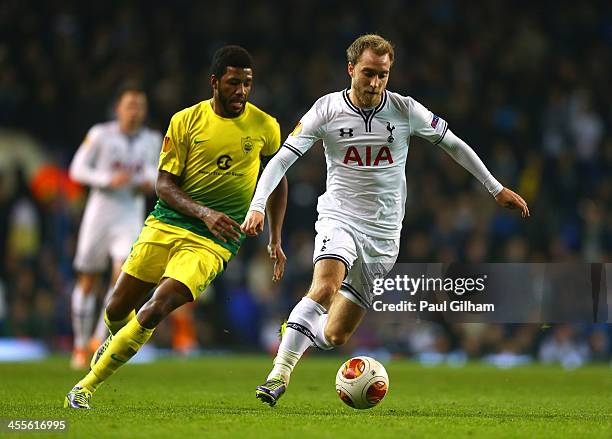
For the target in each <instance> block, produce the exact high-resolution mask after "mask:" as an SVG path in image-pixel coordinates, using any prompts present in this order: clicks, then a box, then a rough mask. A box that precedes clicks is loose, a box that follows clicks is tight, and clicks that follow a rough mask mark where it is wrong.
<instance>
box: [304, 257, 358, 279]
mask: <svg viewBox="0 0 612 439" xmlns="http://www.w3.org/2000/svg"><path fill="white" fill-rule="evenodd" d="M322 259H336V260H338V261H340V262H342V263H343V264H344V278H346V276H348V272H349V270H350V264H349V263H348V261H347V260H346V259H344V258H343V257H342V256H340V255H330V254H324V255H319V256H317V257H316V258H315V260H314V263H313V265H314V264H316V263H317V262H319V261H320V260H322Z"/></svg>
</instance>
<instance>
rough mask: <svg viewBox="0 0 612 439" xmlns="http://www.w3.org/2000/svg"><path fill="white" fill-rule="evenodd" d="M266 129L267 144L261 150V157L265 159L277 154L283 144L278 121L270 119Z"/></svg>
mask: <svg viewBox="0 0 612 439" xmlns="http://www.w3.org/2000/svg"><path fill="white" fill-rule="evenodd" d="M266 128H267V129H266V139H265V142H266V143H265V144H264V146H263V148H262V149H261V155H262V156H263V157H269V156H273V155H274V154H276V152H277V151H278V150H279V148H280V142H281V133H280V125H279V124H278V122H277V121H276V119H274V118H272V117H270V118H269V119H268V120H267V122H266Z"/></svg>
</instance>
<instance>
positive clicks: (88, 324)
mask: <svg viewBox="0 0 612 439" xmlns="http://www.w3.org/2000/svg"><path fill="white" fill-rule="evenodd" d="M95 308H96V296H95V295H94V294H92V293H90V294H85V293H83V290H82V289H81V287H79V286H78V285H77V286H75V287H74V291H73V292H72V331H73V332H74V347H75V349H83V350H84V349H86V348H87V342H88V341H89V336H90V335H91V330H92V328H93V323H94V318H95V316H94V312H95Z"/></svg>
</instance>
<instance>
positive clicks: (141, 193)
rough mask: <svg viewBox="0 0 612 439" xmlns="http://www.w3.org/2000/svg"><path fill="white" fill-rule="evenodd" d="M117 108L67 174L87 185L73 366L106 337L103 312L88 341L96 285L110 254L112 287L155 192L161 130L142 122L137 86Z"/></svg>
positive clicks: (83, 363) (142, 99) (142, 100)
mask: <svg viewBox="0 0 612 439" xmlns="http://www.w3.org/2000/svg"><path fill="white" fill-rule="evenodd" d="M115 113H116V117H117V119H116V120H114V121H111V122H106V123H101V124H97V125H94V126H93V127H92V128H91V129H90V130H89V132H88V133H87V137H86V138H85V140H84V141H83V143H82V144H81V146H80V147H79V149H78V151H77V152H76V154H75V156H74V159H73V160H72V163H71V165H70V177H71V178H72V179H73V180H75V181H78V182H79V183H81V184H83V185H87V186H89V187H90V188H91V191H90V193H89V198H88V200H87V206H86V208H85V213H84V215H83V219H82V221H81V227H80V230H79V238H78V244H77V250H76V256H75V260H74V268H75V269H76V271H77V272H78V274H77V281H76V284H75V287H74V291H73V293H72V328H73V332H74V349H73V354H72V361H71V366H72V367H73V368H76V369H82V368H85V367H87V366H88V362H89V354H90V353H91V352H92V349H91V348H90V345H95V347H94V348H93V350H95V349H96V348H97V347H98V346H99V345H100V342H101V341H102V340H104V339H105V338H106V326H105V325H104V320H103V317H102V316H101V318H100V319H99V320H100V321H99V323H98V325H97V328H96V335H94V337H93V339H92V340H91V342H90V337H91V336H92V329H93V325H94V322H95V320H96V314H95V307H96V294H94V289H95V287H96V286H97V285H98V284H99V280H100V277H101V275H102V274H103V272H104V271H105V270H106V269H107V267H108V260H109V257H110V260H111V262H112V274H111V287H112V285H114V284H115V281H116V280H117V277H118V275H119V272H120V270H121V264H123V262H124V261H125V259H126V258H127V256H128V254H129V253H130V248H131V246H132V244H133V243H134V241H135V240H136V238H137V237H138V233H139V232H140V228H141V227H142V223H143V221H144V215H145V203H146V200H145V196H146V195H150V194H152V193H153V191H154V185H155V178H156V176H157V158H158V157H159V150H160V148H161V134H160V133H159V132H157V131H153V130H151V129H149V128H147V127H145V126H143V122H144V120H145V117H146V114H147V97H146V95H145V93H144V92H143V91H142V90H140V89H139V88H136V87H126V88H124V89H123V90H122V91H121V92H120V93H119V96H118V98H117V103H116V106H115ZM110 291H111V288H109V293H110ZM107 296H108V294H107ZM105 301H106V299H105ZM96 341H97V344H96Z"/></svg>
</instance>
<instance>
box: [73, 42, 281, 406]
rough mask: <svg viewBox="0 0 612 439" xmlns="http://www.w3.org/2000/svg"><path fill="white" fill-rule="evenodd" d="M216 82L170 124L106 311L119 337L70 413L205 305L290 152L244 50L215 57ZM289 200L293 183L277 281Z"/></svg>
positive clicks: (274, 228) (275, 215) (276, 203)
mask: <svg viewBox="0 0 612 439" xmlns="http://www.w3.org/2000/svg"><path fill="white" fill-rule="evenodd" d="M210 83H211V86H212V89H213V97H212V99H210V100H206V101H202V102H200V103H198V104H196V105H194V106H192V107H189V108H186V109H184V110H182V111H180V112H178V113H177V114H175V115H174V116H173V117H172V120H171V121H170V126H169V127H168V132H167V133H166V137H165V138H164V141H163V147H162V151H161V154H160V160H159V168H158V170H159V172H158V176H157V182H156V186H155V188H156V191H157V195H158V196H159V200H158V201H157V204H156V206H155V209H154V210H153V212H152V213H151V215H150V216H149V217H148V218H147V220H146V222H145V227H144V228H143V229H142V231H141V233H140V236H139V237H138V240H137V241H136V243H135V244H134V246H133V249H132V251H131V253H130V256H129V257H128V259H127V261H126V263H125V264H124V265H123V267H122V273H121V274H120V275H119V280H118V281H117V284H116V286H115V289H114V291H113V294H112V296H111V298H110V301H109V303H108V305H107V307H106V321H107V323H108V327H109V330H110V332H111V335H110V336H109V338H108V339H107V340H106V342H105V343H104V344H103V345H102V346H100V348H99V349H98V351H97V352H96V354H95V355H94V357H93V359H92V362H91V366H92V370H91V371H90V372H89V374H87V376H85V377H84V378H83V379H82V380H81V381H79V382H78V383H77V384H76V385H75V386H74V388H73V389H72V390H71V391H70V392H69V393H68V395H67V396H66V399H65V403H64V406H65V407H70V408H89V401H90V398H91V396H92V393H93V392H95V390H96V389H97V388H98V387H99V386H100V384H102V383H103V382H104V381H105V380H106V379H108V378H109V377H110V376H111V375H112V374H113V373H114V372H115V371H116V370H117V369H118V368H119V367H120V366H121V365H123V364H124V363H126V362H127V361H128V360H129V359H130V358H131V357H132V356H133V355H134V354H136V352H137V351H138V350H139V349H140V347H141V346H142V345H143V344H144V343H145V342H146V341H147V340H148V339H149V338H150V337H151V334H152V333H153V331H154V329H155V327H156V326H157V325H158V324H159V322H160V321H161V320H162V319H164V318H165V317H166V316H167V315H168V314H170V313H171V312H172V311H173V310H174V309H176V308H179V307H180V306H182V305H184V304H186V303H189V302H192V301H193V300H195V299H197V297H198V296H199V295H200V294H201V293H202V292H203V291H204V290H205V289H206V286H207V285H208V284H209V283H210V282H212V280H213V279H214V278H215V277H216V276H218V275H219V274H220V273H221V272H222V271H223V270H224V269H225V266H226V264H227V263H228V262H229V260H230V259H231V258H232V256H234V255H235V254H236V253H237V251H238V249H239V247H240V245H241V242H242V239H243V238H244V235H242V234H241V233H240V222H241V221H243V220H244V217H245V215H246V213H247V210H248V208H249V203H250V201H251V198H252V196H253V193H254V191H255V186H256V184H257V177H258V175H259V171H260V167H261V165H262V162H263V163H265V162H266V161H267V160H268V159H269V158H270V157H271V156H272V155H274V154H275V153H276V152H277V151H278V149H279V147H280V128H279V125H278V123H277V122H276V119H274V118H273V117H271V116H269V115H268V114H266V113H264V112H263V111H262V110H260V109H259V108H257V107H255V106H254V105H252V104H250V103H248V102H247V100H248V97H249V93H250V91H251V86H252V83H253V70H252V60H251V56H250V55H249V53H248V52H247V51H246V50H245V49H243V48H242V47H239V46H226V47H223V48H221V49H219V50H218V51H217V52H216V53H215V55H214V57H213V61H212V75H211V77H210ZM279 181H281V179H280V178H279ZM286 203H287V184H286V180H283V181H282V183H281V184H280V185H278V188H277V189H276V190H275V191H274V193H273V194H272V196H271V197H270V201H269V203H268V206H267V207H268V210H269V212H270V243H269V253H270V256H271V258H272V259H273V260H274V275H273V280H275V281H277V280H278V279H280V277H281V276H282V275H283V271H284V266H285V262H286V258H285V255H284V253H283V251H282V249H281V235H280V231H281V227H282V220H283V217H284V214H285V208H286ZM155 287H156V289H155V292H154V293H153V297H152V298H151V299H150V300H149V301H148V302H146V303H145V304H144V306H143V307H142V308H141V309H140V311H139V312H138V315H135V308H136V307H137V306H138V305H139V304H140V303H142V300H143V299H144V297H145V296H146V294H147V293H148V292H149V290H151V289H152V288H155Z"/></svg>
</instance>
